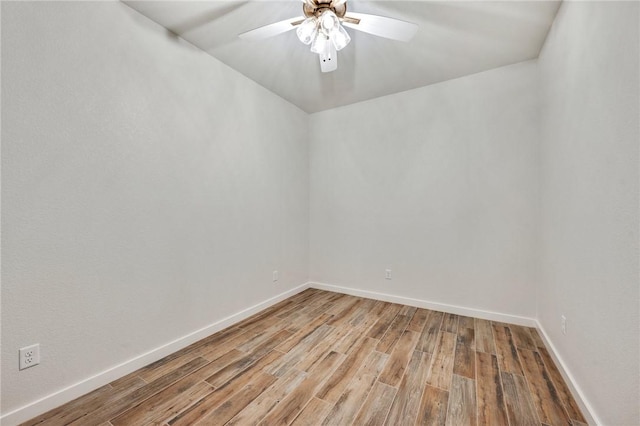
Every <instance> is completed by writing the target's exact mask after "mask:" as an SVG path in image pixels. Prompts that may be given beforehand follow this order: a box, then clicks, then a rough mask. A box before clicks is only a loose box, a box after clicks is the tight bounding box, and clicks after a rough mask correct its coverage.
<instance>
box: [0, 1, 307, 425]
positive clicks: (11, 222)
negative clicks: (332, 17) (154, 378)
mask: <svg viewBox="0 0 640 426" xmlns="http://www.w3.org/2000/svg"><path fill="white" fill-rule="evenodd" d="M306 134H307V115H306V114H305V113H303V112H302V111H300V110H299V109H297V108H295V107H293V106H292V105H291V104H289V103H287V102H285V101H284V100H282V99H281V98H279V97H277V96H275V95H273V94H272V93H270V92H268V91H267V90H265V89H263V88H262V87H260V86H258V85H257V84H255V83H253V82H251V81H250V80H248V79H246V78H245V77H243V76H241V75H240V74H238V73H236V72H235V71H233V70H231V69H230V68H228V67H226V66H225V65H223V64H222V63H220V62H219V61H217V60H216V59H213V58H212V57H211V56H209V55H207V54H206V53H204V52H202V51H200V50H197V49H196V48H194V47H192V46H191V45H188V44H187V43H184V42H182V41H180V40H178V39H175V38H174V37H172V36H171V35H170V34H168V33H167V32H166V30H164V29H163V28H161V27H159V26H158V25H156V24H154V23H152V22H151V21H149V20H147V19H146V18H144V17H142V16H141V15H140V14H138V13H137V12H134V11H133V10H131V9H130V8H129V7H128V6H126V5H124V4H122V3H119V2H108V3H104V2H71V3H60V2H29V3H23V2H2V197H3V211H2V254H3V256H2V412H3V413H7V412H9V411H11V410H13V409H15V408H17V407H19V406H21V405H23V404H26V403H28V402H32V401H34V400H36V399H38V398H40V397H43V396H45V395H48V394H50V393H51V392H54V391H56V390H58V389H61V388H62V387H64V386H68V385H71V384H73V383H75V382H77V381H79V380H82V379H85V378H87V377H90V376H91V375H93V374H96V373H98V372H100V371H102V370H104V369H107V368H109V367H112V366H114V365H115V364H117V363H120V362H123V361H126V360H128V359H130V358H132V357H133V356H135V355H140V354H142V353H144V352H146V351H148V350H151V349H153V348H156V347H158V346H160V345H163V344H165V343H167V342H169V341H172V340H174V339H177V338H179V337H181V336H184V335H185V334H187V333H191V332H193V331H194V330H197V329H199V328H201V327H205V326H207V325H209V324H211V323H213V322H215V321H218V320H220V319H222V318H224V317H226V316H228V315H230V314H233V313H236V312H238V311H240V310H241V309H244V308H247V307H249V306H251V305H254V304H256V303H258V302H262V301H264V300H266V299H268V298H269V297H273V296H274V295H276V294H279V293H282V292H284V291H286V290H289V289H291V288H293V287H295V286H298V285H300V284H302V283H305V282H306V281H307V265H308V236H307V233H308V150H307V140H306ZM273 269H278V270H279V271H280V281H279V282H278V283H277V284H273V283H272V281H271V272H272V270H273ZM36 342H38V343H40V345H41V351H42V353H41V356H42V363H41V365H39V366H37V367H34V368H31V369H28V370H24V371H22V372H18V357H17V354H18V348H20V347H22V346H25V345H28V344H31V343H36Z"/></svg>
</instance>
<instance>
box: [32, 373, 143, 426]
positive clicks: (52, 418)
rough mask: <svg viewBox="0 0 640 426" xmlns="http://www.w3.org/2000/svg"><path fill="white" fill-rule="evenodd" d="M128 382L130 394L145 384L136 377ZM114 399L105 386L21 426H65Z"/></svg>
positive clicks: (112, 393)
mask: <svg viewBox="0 0 640 426" xmlns="http://www.w3.org/2000/svg"><path fill="white" fill-rule="evenodd" d="M128 381H129V383H131V392H133V391H134V390H136V389H138V388H140V387H142V386H144V385H146V384H147V383H146V382H145V381H144V380H142V379H141V378H139V377H137V376H130V377H129V378H128ZM134 383H136V384H137V386H135V385H134ZM125 392H126V390H125ZM114 397H115V398H116V399H117V398H119V397H121V395H118V394H116V395H114V389H113V387H112V386H111V385H105V386H102V387H100V388H98V389H96V390H95V391H93V392H90V393H89V394H87V395H85V396H83V397H81V398H76V399H74V400H73V401H70V402H68V403H66V404H64V405H62V406H60V407H58V408H56V409H53V410H50V411H47V412H46V413H44V414H42V415H40V416H38V417H36V418H34V419H31V420H29V421H27V422H25V423H23V424H22V426H32V425H37V424H43V423H44V424H47V425H52V426H58V425H65V424H68V423H71V422H73V421H74V420H77V419H79V418H81V417H83V416H86V415H87V414H89V413H90V412H92V411H93V410H95V408H96V407H97V406H99V405H100V404H101V403H102V401H105V400H106V401H109V400H113V399H114Z"/></svg>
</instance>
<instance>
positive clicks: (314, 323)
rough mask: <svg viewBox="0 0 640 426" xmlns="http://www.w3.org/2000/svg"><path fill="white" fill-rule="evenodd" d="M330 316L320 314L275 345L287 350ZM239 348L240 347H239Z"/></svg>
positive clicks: (279, 348) (280, 349)
mask: <svg viewBox="0 0 640 426" xmlns="http://www.w3.org/2000/svg"><path fill="white" fill-rule="evenodd" d="M331 318H332V316H331V315H326V314H325V315H320V316H319V317H318V318H316V319H315V320H313V321H312V322H310V323H308V324H307V325H305V326H304V327H302V328H301V329H300V330H299V331H298V332H297V333H295V334H294V335H293V336H291V337H290V338H289V339H288V340H286V341H285V342H283V343H281V344H280V345H278V346H277V347H276V349H277V350H279V351H280V352H289V351H290V350H291V349H293V348H294V347H295V346H297V345H298V344H300V342H302V341H303V340H304V339H305V338H307V337H309V336H310V335H311V334H312V333H313V332H315V331H316V330H317V329H318V328H320V327H321V326H322V325H324V324H325V323H326V322H327V321H329V320H330V319H331ZM240 349H241V348H240Z"/></svg>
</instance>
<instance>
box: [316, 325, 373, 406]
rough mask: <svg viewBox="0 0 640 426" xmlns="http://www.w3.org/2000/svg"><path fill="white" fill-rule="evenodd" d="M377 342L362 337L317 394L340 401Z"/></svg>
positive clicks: (324, 398)
mask: <svg viewBox="0 0 640 426" xmlns="http://www.w3.org/2000/svg"><path fill="white" fill-rule="evenodd" d="M377 343H378V341H377V340H375V339H371V338H368V337H367V338H364V339H362V340H361V341H360V343H359V344H358V346H357V348H355V349H354V350H353V351H352V352H351V354H349V355H348V356H347V358H345V360H344V361H342V364H340V366H339V367H338V368H337V369H336V371H334V373H333V374H332V375H331V376H330V377H329V379H328V380H327V382H326V383H325V384H324V386H322V387H321V388H320V390H319V391H318V392H317V394H316V396H317V397H318V398H320V399H322V400H324V401H327V402H331V403H335V402H336V401H338V399H339V398H340V395H342V392H343V391H344V389H345V388H346V387H347V385H348V384H349V382H350V381H351V379H352V378H353V377H354V376H355V375H356V373H357V372H358V370H359V369H360V367H361V366H362V364H363V363H364V362H365V361H366V360H367V358H368V357H369V355H370V354H371V352H372V351H373V349H374V348H375V345H376V344H377Z"/></svg>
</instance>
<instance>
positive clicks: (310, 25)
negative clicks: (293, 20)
mask: <svg viewBox="0 0 640 426" xmlns="http://www.w3.org/2000/svg"><path fill="white" fill-rule="evenodd" d="M296 34H297V35H298V38H299V39H300V41H301V42H303V43H304V44H311V42H312V41H313V39H314V38H315V37H316V34H318V21H317V20H316V18H315V17H311V18H307V19H305V20H304V21H303V22H302V24H300V26H299V27H298V28H297V29H296Z"/></svg>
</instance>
